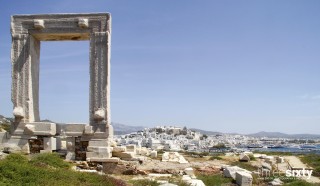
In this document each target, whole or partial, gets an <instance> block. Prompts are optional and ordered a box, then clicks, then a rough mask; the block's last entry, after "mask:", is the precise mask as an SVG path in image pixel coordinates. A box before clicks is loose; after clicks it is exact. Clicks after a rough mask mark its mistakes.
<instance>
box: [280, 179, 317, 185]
mask: <svg viewBox="0 0 320 186" xmlns="http://www.w3.org/2000/svg"><path fill="white" fill-rule="evenodd" d="M316 185H318V184H313V183H308V182H306V181H304V180H296V181H292V182H290V183H286V184H284V186H316Z"/></svg>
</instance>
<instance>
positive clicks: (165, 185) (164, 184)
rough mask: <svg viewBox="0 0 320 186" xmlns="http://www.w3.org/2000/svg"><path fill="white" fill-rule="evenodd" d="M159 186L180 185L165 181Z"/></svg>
mask: <svg viewBox="0 0 320 186" xmlns="http://www.w3.org/2000/svg"><path fill="white" fill-rule="evenodd" d="M159 186H178V185H176V184H173V183H163V184H160V185H159Z"/></svg>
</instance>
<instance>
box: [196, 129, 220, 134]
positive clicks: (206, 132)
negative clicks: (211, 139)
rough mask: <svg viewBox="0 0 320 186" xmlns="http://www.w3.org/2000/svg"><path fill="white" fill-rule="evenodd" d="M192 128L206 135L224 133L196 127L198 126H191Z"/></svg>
mask: <svg viewBox="0 0 320 186" xmlns="http://www.w3.org/2000/svg"><path fill="white" fill-rule="evenodd" d="M190 130H192V131H196V132H200V133H201V134H205V135H218V134H223V133H221V132H213V131H207V130H201V129H196V128H191V129H190Z"/></svg>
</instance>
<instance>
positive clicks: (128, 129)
mask: <svg viewBox="0 0 320 186" xmlns="http://www.w3.org/2000/svg"><path fill="white" fill-rule="evenodd" d="M111 125H112V126H113V130H114V134H115V135H123V134H130V133H132V132H138V131H141V130H143V129H144V128H145V127H142V126H130V125H124V124H121V123H115V122H112V123H111Z"/></svg>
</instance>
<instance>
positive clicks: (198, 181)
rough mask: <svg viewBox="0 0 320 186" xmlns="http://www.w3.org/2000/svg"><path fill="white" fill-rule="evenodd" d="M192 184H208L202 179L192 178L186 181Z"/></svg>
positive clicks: (192, 185) (203, 185) (196, 185)
mask: <svg viewBox="0 0 320 186" xmlns="http://www.w3.org/2000/svg"><path fill="white" fill-rule="evenodd" d="M186 182H187V183H188V184H189V185H190V186H206V185H205V184H204V183H203V181H202V180H198V179H191V180H188V181H186Z"/></svg>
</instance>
